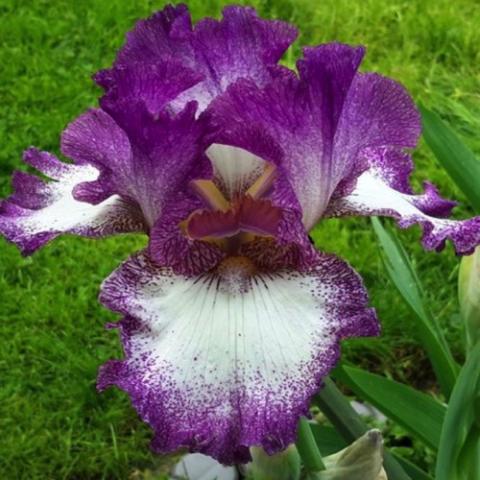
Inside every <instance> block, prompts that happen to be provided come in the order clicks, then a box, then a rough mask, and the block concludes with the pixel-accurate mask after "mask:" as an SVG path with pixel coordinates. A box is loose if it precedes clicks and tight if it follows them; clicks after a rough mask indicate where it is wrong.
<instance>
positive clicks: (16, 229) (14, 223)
mask: <svg viewBox="0 0 480 480" xmlns="http://www.w3.org/2000/svg"><path fill="white" fill-rule="evenodd" d="M24 161H25V162H26V163H29V164H31V165H33V166H34V167H35V168H37V169H38V170H39V171H40V172H41V173H43V174H45V175H46V176H48V177H50V178H52V179H53V180H52V181H50V182H48V181H47V182H45V181H42V180H40V178H38V177H35V176H33V175H30V174H26V173H23V172H17V173H16V175H15V176H14V179H13V185H14V189H15V192H14V193H13V195H12V196H11V197H10V198H9V199H7V200H4V201H3V202H1V203H0V234H2V235H4V236H5V237H6V238H7V240H9V241H11V242H13V243H15V244H16V245H18V247H19V248H20V249H21V250H22V253H23V254H25V255H27V254H31V253H33V252H34V251H35V250H37V249H38V248H40V247H41V246H43V245H44V244H45V243H47V242H48V241H50V240H52V239H53V238H55V237H56V236H58V235H59V234H61V233H73V234H77V235H82V236H87V237H101V236H105V235H112V234H116V233H126V232H135V231H143V230H144V229H145V225H144V223H143V217H142V215H141V212H140V211H139V210H138V209H137V208H136V206H135V205H133V204H131V203H130V202H128V201H126V200H124V199H122V198H120V197H119V196H118V195H113V196H110V197H109V198H107V199H106V200H103V201H101V202H100V203H98V204H96V205H92V204H89V203H85V202H82V201H79V200H77V199H76V198H74V196H73V191H74V189H75V188H76V187H77V186H78V185H80V184H83V183H85V182H92V181H94V180H96V179H97V178H98V176H99V173H100V172H99V170H98V169H97V168H95V167H94V166H93V165H88V164H78V165H72V164H66V163H63V162H61V161H60V160H58V159H57V158H55V156H53V155H51V154H49V153H47V152H40V151H38V150H36V149H33V148H31V149H29V150H27V151H26V152H25V155H24Z"/></svg>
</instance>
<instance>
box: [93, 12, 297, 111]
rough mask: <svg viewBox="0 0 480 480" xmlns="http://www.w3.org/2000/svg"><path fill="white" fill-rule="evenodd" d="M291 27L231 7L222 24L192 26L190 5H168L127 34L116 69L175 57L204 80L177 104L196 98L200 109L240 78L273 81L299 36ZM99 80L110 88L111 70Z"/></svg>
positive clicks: (208, 22)
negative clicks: (282, 59)
mask: <svg viewBox="0 0 480 480" xmlns="http://www.w3.org/2000/svg"><path fill="white" fill-rule="evenodd" d="M296 35H297V32H296V29H295V28H294V27H293V26H291V25H289V24H288V23H285V22H281V21H276V20H263V19H261V18H258V17H257V14H256V12H255V10H254V9H252V8H248V7H239V6H230V7H226V8H225V9H224V10H223V18H222V20H220V21H217V20H214V19H211V18H206V19H203V20H201V21H200V22H198V23H197V25H195V27H194V28H192V25H191V19H190V15H189V13H188V9H187V7H186V6H185V5H178V6H176V7H173V6H171V5H168V6H167V7H165V8H164V9H163V10H162V11H160V12H158V13H156V14H154V15H153V16H152V17H150V18H149V19H147V20H142V21H140V22H138V23H137V25H136V27H135V28H134V30H133V31H131V32H130V33H129V34H128V35H127V41H126V43H125V46H124V47H123V48H122V49H121V50H120V51H119V53H118V56H117V59H116V62H115V65H116V66H121V65H131V64H133V63H146V64H151V63H157V62H159V61H164V60H165V59H166V58H168V59H169V58H174V59H175V60H177V61H179V62H181V63H182V64H183V65H184V66H185V67H188V68H190V69H192V70H193V71H195V72H197V73H198V74H200V75H202V76H203V81H202V82H201V83H199V84H198V85H196V86H194V87H193V88H191V89H190V90H189V91H188V92H185V93H184V94H182V95H181V96H180V98H178V99H177V100H176V101H175V102H174V106H175V109H176V110H179V109H182V108H183V107H184V106H185V104H186V103H188V102H189V101H191V100H195V101H197V102H198V103H199V108H200V110H203V109H205V108H206V106H207V105H208V104H209V103H210V101H211V100H212V99H213V98H215V96H217V95H218V94H219V93H221V92H223V91H224V90H225V89H226V87H227V86H228V85H229V84H230V83H232V82H234V81H235V80H237V79H238V78H243V77H245V78H251V79H252V80H253V81H255V83H256V84H258V85H264V84H266V83H267V82H268V81H269V80H270V79H271V78H272V70H275V69H276V68H277V67H276V64H277V62H278V60H279V59H280V57H281V56H282V55H283V53H284V52H285V50H286V49H287V48H288V47H289V46H290V44H291V43H292V42H293V41H294V39H295V38H296ZM96 80H97V82H98V83H99V84H100V85H102V86H104V87H105V88H107V89H108V88H111V86H112V84H114V83H115V80H114V79H113V77H112V73H111V71H108V70H107V71H102V72H100V73H99V74H97V76H96Z"/></svg>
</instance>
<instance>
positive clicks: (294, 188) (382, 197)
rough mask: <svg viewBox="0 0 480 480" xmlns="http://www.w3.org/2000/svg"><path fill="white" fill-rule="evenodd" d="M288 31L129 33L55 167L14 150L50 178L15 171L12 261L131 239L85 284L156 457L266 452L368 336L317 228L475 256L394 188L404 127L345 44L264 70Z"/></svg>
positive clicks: (436, 217) (401, 179)
mask: <svg viewBox="0 0 480 480" xmlns="http://www.w3.org/2000/svg"><path fill="white" fill-rule="evenodd" d="M295 37H296V30H295V28H294V27H292V26H291V25H289V24H287V23H285V22H281V21H269V20H263V19H261V18H259V17H258V16H257V15H256V13H255V11H254V10H253V9H251V8H242V7H227V8H226V9H225V10H224V12H223V18H222V19H221V20H220V21H217V20H213V19H210V18H206V19H204V20H201V21H200V22H198V23H197V24H196V25H195V26H192V23H191V20H190V16H189V13H188V10H187V8H186V7H185V6H183V5H179V6H175V7H173V6H168V7H166V8H165V9H164V10H162V11H160V12H158V13H156V14H155V15H153V16H152V17H151V18H149V19H147V20H144V21H140V22H139V23H138V24H137V25H136V27H135V28H134V30H133V31H132V32H130V33H129V34H128V36H127V40H126V43H125V45H124V46H123V47H122V48H121V50H120V51H119V53H118V55H117V58H116V61H115V63H114V65H113V67H112V68H110V69H108V70H104V71H101V72H99V73H98V74H97V75H96V76H95V80H96V81H97V83H98V84H99V85H100V86H102V87H103V88H104V90H105V93H104V95H103V96H102V98H101V99H100V107H99V108H95V109H91V110H88V111H87V112H86V113H84V114H83V115H81V116H80V117H79V118H77V119H76V120H74V121H73V122H72V123H71V124H70V125H68V126H67V128H66V130H65V131H64V132H63V135H62V139H61V151H62V153H63V154H64V155H65V156H66V157H68V158H70V159H72V160H73V162H72V163H66V162H64V161H61V160H59V159H57V158H56V157H55V156H53V155H52V154H49V153H46V152H41V151H38V150H36V149H33V148H30V149H28V150H27V151H26V153H25V155H24V161H25V162H26V163H27V164H29V165H31V166H32V167H34V168H35V169H37V170H38V171H40V172H41V173H42V174H44V175H45V176H47V177H49V178H50V179H51V181H44V180H43V179H40V178H39V177H37V176H35V175H31V174H28V173H24V172H17V173H15V175H14V178H13V186H14V193H13V195H12V196H11V197H10V198H8V199H6V200H4V201H3V203H2V204H1V210H0V232H1V233H2V234H3V235H4V236H5V237H6V238H7V239H8V240H10V241H11V242H14V243H15V244H17V245H18V246H19V247H20V249H21V250H22V252H23V253H24V254H30V253H32V252H34V251H35V250H37V249H38V248H40V247H41V246H43V245H44V244H46V243H47V242H49V241H50V240H52V239H53V238H55V237H56V236H57V235H59V234H62V233H70V234H77V235H82V236H87V237H104V236H106V235H112V234H119V233H128V232H145V233H146V234H147V235H148V244H147V245H146V247H145V249H144V250H143V251H140V252H137V253H135V254H134V255H133V256H132V257H130V258H129V259H127V260H126V261H125V262H124V263H123V264H122V265H121V266H120V267H119V268H118V269H117V270H116V271H114V272H113V273H112V274H111V275H110V276H109V277H108V278H107V279H106V280H105V281H104V283H103V285H102V288H101V294H100V300H101V302H102V303H103V304H104V305H105V306H107V307H108V308H110V309H111V310H113V311H114V312H118V313H120V314H121V315H122V316H123V317H122V320H120V321H119V322H118V323H117V324H115V326H116V327H118V328H119V329H120V334H121V339H122V342H123V346H124V352H125V358H124V359H122V360H111V361H110V362H108V363H107V364H105V365H104V366H103V367H102V368H101V370H100V374H99V380H98V385H99V388H100V389H104V388H106V387H108V386H110V385H117V386H118V387H120V388H121V389H123V390H125V391H126V392H128V394H129V395H130V397H131V400H132V403H133V405H134V406H135V408H136V409H137V411H138V413H139V415H140V416H141V417H142V419H143V420H144V421H146V422H147V423H148V424H149V425H151V427H152V428H153V429H154V431H155V436H154V439H153V442H152V446H153V448H154V450H155V451H157V452H170V451H173V450H176V449H178V448H180V447H186V448H188V449H190V450H191V451H197V452H202V453H205V454H208V455H210V456H212V457H214V458H216V459H218V460H219V461H221V462H222V463H225V464H229V463H240V462H246V461H248V460H249V459H250V453H249V447H251V446H261V447H263V448H264V450H265V451H266V452H267V453H269V454H272V453H275V452H277V451H280V450H282V449H284V448H286V447H287V446H288V445H289V444H290V443H292V442H294V440H295V432H296V426H297V422H298V419H299V417H300V416H301V415H305V414H306V413H307V411H308V405H309V400H310V398H311V397H312V395H313V394H315V393H316V392H317V391H318V390H319V388H321V385H322V379H323V378H324V377H325V376H326V375H327V374H328V372H329V371H330V370H331V369H332V367H333V366H334V365H335V363H336V361H337V359H338V357H339V343H340V341H341V340H342V339H344V338H347V337H353V336H371V335H377V334H378V333H379V325H378V321H377V318H376V315H375V312H374V310H373V309H372V308H369V306H368V298H367V294H366V291H365V289H364V286H363V283H362V281H361V278H360V276H359V275H358V274H357V273H356V272H355V271H354V270H353V269H352V268H351V267H350V266H349V265H348V264H347V263H346V262H344V261H343V260H341V259H339V258H337V257H336V256H334V255H329V254H326V253H322V252H319V251H317V250H316V249H315V248H314V247H313V246H312V244H311V242H310V240H309V236H308V232H309V230H311V229H312V227H313V226H314V225H316V224H317V223H318V222H319V221H321V220H323V219H326V218H329V217H339V216H346V215H386V216H390V217H394V218H395V219H397V221H398V225H399V226H400V227H401V228H405V227H408V226H410V225H413V224H415V223H417V224H420V225H421V226H422V228H423V244H424V246H425V247H426V248H427V249H435V250H440V249H442V248H443V246H444V244H445V241H446V240H447V239H450V240H451V241H452V242H453V244H454V246H455V248H456V251H457V252H458V253H459V254H466V253H470V252H472V251H473V249H474V247H475V246H476V245H477V244H478V243H480V219H479V218H474V219H470V220H465V221H454V220H450V219H448V218H447V216H448V215H449V214H450V212H451V210H452V208H453V206H454V205H455V204H454V203H453V202H450V201H446V200H443V199H442V198H441V197H440V196H439V195H438V193H437V190H436V189H435V187H434V186H433V185H431V184H430V183H426V184H425V187H424V193H421V194H415V193H413V191H412V189H411V187H410V182H409V177H410V174H411V171H412V168H413V167H412V160H411V156H410V150H411V149H412V148H413V147H415V145H416V143H417V140H418V137H419V135H420V118H419V114H418V112H417V109H416V108H415V105H414V103H413V102H412V100H411V98H410V97H409V95H408V93H407V92H406V91H405V89H404V88H403V87H402V86H401V85H399V84H398V83H396V82H394V81H393V80H390V79H388V78H385V77H383V76H381V75H378V74H375V73H360V72H359V71H358V68H359V65H360V63H361V61H362V58H363V56H364V48H362V47H352V46H348V45H343V44H339V43H330V44H325V45H320V46H316V47H308V48H305V49H304V51H303V58H302V59H300V60H299V61H298V63H297V70H296V71H293V70H290V69H288V68H286V67H284V66H281V65H279V63H278V61H279V59H280V58H281V57H282V55H283V53H284V52H285V51H286V49H287V48H288V47H289V45H290V44H291V43H292V42H293V41H294V39H295Z"/></svg>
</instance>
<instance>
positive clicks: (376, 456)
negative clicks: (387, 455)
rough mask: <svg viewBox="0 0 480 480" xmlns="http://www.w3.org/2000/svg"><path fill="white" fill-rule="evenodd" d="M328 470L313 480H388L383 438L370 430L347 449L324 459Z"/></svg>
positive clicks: (311, 477) (316, 475)
mask: <svg viewBox="0 0 480 480" xmlns="http://www.w3.org/2000/svg"><path fill="white" fill-rule="evenodd" d="M323 462H324V464H325V467H326V470H324V471H322V472H318V473H315V474H313V475H310V476H309V478H310V479H311V480H345V479H347V478H348V480H388V479H387V475H386V473H385V470H384V469H383V466H382V465H383V438H382V434H381V432H380V431H379V430H370V431H368V432H367V433H365V435H363V436H362V437H360V438H358V439H357V440H355V442H353V443H352V444H351V445H350V446H348V447H347V448H344V449H343V450H341V451H340V452H338V453H335V454H334V455H330V456H328V457H325V458H324V459H323Z"/></svg>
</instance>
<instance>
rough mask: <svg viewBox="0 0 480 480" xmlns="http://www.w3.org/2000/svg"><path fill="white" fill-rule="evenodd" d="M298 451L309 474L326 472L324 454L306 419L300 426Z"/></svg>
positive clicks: (302, 420)
mask: <svg viewBox="0 0 480 480" xmlns="http://www.w3.org/2000/svg"><path fill="white" fill-rule="evenodd" d="M296 446H297V450H298V453H299V454H300V457H301V458H302V461H303V465H304V466H305V469H306V470H307V471H308V472H320V471H322V470H325V465H324V464H323V459H322V454H321V453H320V450H319V449H318V446H317V443H316V442H315V438H314V436H313V433H312V429H311V428H310V425H309V424H308V420H307V419H306V418H305V417H302V418H301V419H300V422H299V424H298V436H297V443H296Z"/></svg>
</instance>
